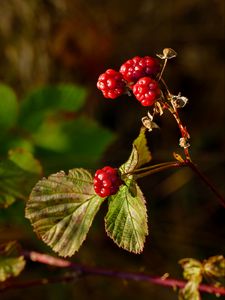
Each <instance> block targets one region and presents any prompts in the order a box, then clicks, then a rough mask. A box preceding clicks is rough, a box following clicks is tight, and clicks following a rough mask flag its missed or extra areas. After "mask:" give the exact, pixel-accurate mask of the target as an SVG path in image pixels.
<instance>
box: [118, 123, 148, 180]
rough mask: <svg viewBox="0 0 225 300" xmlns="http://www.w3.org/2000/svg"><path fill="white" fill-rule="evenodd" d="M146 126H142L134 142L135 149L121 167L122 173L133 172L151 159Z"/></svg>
mask: <svg viewBox="0 0 225 300" xmlns="http://www.w3.org/2000/svg"><path fill="white" fill-rule="evenodd" d="M145 132H146V128H145V127H142V128H141V130H140V133H139V136H138V137H137V138H136V139H135V140H134V142H133V149H132V152H131V154H130V157H129V158H128V160H127V161H126V162H125V163H124V164H123V165H122V166H121V167H120V172H121V174H124V173H131V172H133V171H134V170H135V169H138V168H139V167H141V166H142V165H144V164H146V163H148V162H149V161H150V160H151V158H152V157H151V153H150V151H149V149H148V146H147V139H146V136H145Z"/></svg>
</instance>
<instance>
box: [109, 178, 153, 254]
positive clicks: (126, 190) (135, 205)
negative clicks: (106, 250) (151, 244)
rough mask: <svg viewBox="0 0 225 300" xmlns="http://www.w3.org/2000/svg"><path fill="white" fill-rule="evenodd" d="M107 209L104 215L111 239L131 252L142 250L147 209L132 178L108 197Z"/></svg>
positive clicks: (146, 230)
mask: <svg viewBox="0 0 225 300" xmlns="http://www.w3.org/2000/svg"><path fill="white" fill-rule="evenodd" d="M109 201H110V203H109V209H108V213H107V215H106V217H105V228H106V232H107V234H108V235H109V237H111V238H112V239H113V241H114V242H115V243H116V244H117V245H118V246H119V247H122V248H123V249H125V250H128V251H130V252H133V253H140V252H142V251H143V247H144V242H145V237H146V235H148V225H147V211H146V206H145V199H144V196H143V194H142V192H141V190H140V188H139V187H138V185H137V184H136V182H134V181H133V180H130V183H129V185H123V186H121V187H120V189H119V191H118V192H117V194H116V195H114V196H111V197H109Z"/></svg>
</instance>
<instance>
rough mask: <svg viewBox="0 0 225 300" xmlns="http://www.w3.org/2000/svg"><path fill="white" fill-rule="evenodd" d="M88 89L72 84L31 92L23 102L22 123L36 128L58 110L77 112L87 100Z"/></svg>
mask: <svg viewBox="0 0 225 300" xmlns="http://www.w3.org/2000/svg"><path fill="white" fill-rule="evenodd" d="M86 96H87V90H86V89H85V88H83V87H81V86H77V85H72V84H60V85H52V86H45V87H42V88H39V89H38V90H36V91H33V92H32V93H30V94H29V95H28V96H27V97H26V98H25V99H24V101H22V104H21V114H20V125H21V126H22V127H24V128H26V129H27V130H29V131H31V132H32V131H34V130H36V129H37V128H38V127H39V126H40V125H41V124H42V122H43V120H44V119H45V118H46V117H47V118H51V117H52V116H54V115H55V114H56V113H57V112H76V111H78V110H79V109H80V108H81V107H82V106H83V105H84V102H85V99H86Z"/></svg>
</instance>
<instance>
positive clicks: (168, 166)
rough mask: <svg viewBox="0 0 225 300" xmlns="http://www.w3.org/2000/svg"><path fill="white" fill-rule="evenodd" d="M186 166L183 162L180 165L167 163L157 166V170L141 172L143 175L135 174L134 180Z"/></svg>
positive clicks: (178, 163)
mask: <svg viewBox="0 0 225 300" xmlns="http://www.w3.org/2000/svg"><path fill="white" fill-rule="evenodd" d="M186 165H187V164H186V163H185V162H184V163H181V162H171V163H167V164H165V165H162V166H159V167H157V168H154V169H150V170H148V171H146V172H143V173H140V174H136V175H135V179H139V178H142V177H145V176H149V175H152V174H155V173H158V172H161V171H164V170H167V169H171V168H181V167H185V166H186Z"/></svg>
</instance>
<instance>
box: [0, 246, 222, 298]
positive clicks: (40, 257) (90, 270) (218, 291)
mask: <svg viewBox="0 0 225 300" xmlns="http://www.w3.org/2000/svg"><path fill="white" fill-rule="evenodd" d="M23 255H24V256H25V257H26V258H27V259H30V260H32V261H35V262H39V263H43V264H47V265H51V266H55V267H66V268H70V269H72V270H74V271H75V272H76V273H74V274H68V273H67V274H66V275H64V276H61V277H55V278H50V279H47V278H43V279H37V280H32V281H26V282H7V283H5V284H4V283H3V285H2V288H0V292H4V291H5V290H7V289H12V288H26V287H31V286H34V285H43V284H49V283H54V282H65V281H73V280H74V279H75V278H78V277H79V276H90V275H92V276H93V275H94V276H106V277H115V278H119V279H123V280H134V281H146V282H149V283H153V284H158V285H161V286H164V287H171V288H183V287H184V286H185V285H186V283H187V282H186V281H183V280H177V279H174V278H167V277H165V276H161V277H160V276H151V275H149V274H145V273H140V272H139V273H134V272H121V271H114V270H110V269H102V268H97V267H87V266H83V265H80V264H75V263H73V262H70V261H68V260H64V259H61V258H57V257H53V256H50V255H47V254H42V253H38V252H34V251H31V252H29V251H25V252H23ZM199 291H201V292H205V293H209V294H215V295H225V288H223V287H215V286H210V285H205V284H200V285H199Z"/></svg>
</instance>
